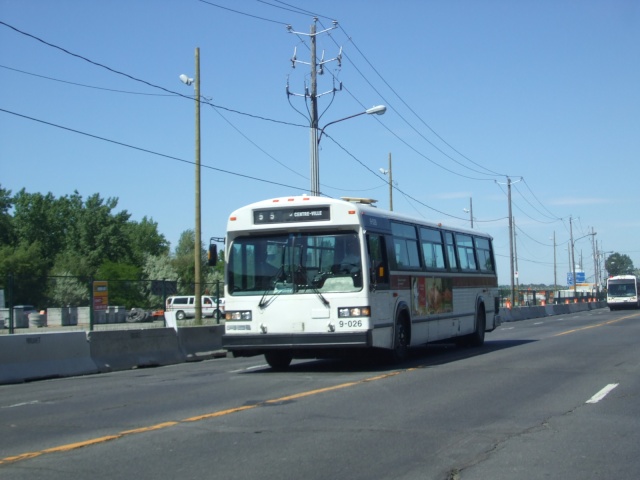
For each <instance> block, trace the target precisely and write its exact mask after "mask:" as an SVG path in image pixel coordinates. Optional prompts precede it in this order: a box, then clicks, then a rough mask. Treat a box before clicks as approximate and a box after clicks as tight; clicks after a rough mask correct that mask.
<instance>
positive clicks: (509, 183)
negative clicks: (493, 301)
mask: <svg viewBox="0 0 640 480" xmlns="http://www.w3.org/2000/svg"><path fill="white" fill-rule="evenodd" d="M507 192H508V194H507V197H508V200H509V263H510V265H511V306H512V307H514V306H515V302H516V292H515V286H514V283H515V281H514V276H515V274H514V270H513V217H512V214H511V179H510V178H509V177H507Z"/></svg>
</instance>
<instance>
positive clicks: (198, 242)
mask: <svg viewBox="0 0 640 480" xmlns="http://www.w3.org/2000/svg"><path fill="white" fill-rule="evenodd" d="M195 63H196V64H195V80H194V79H193V78H189V77H188V76H187V75H184V74H182V75H180V77H179V78H180V81H181V82H182V83H184V84H186V85H191V84H194V98H195V101H196V102H195V105H196V124H195V130H196V141H195V150H196V159H195V164H196V181H195V194H196V199H195V204H196V210H195V229H194V230H195V241H194V247H195V252H194V264H195V265H194V276H195V279H194V296H195V299H194V303H195V323H196V324H200V323H201V322H202V288H201V284H200V280H201V276H202V273H201V263H202V258H201V252H200V249H201V247H202V234H201V208H200V205H201V202H200V48H197V47H196V52H195Z"/></svg>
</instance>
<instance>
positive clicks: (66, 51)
mask: <svg viewBox="0 0 640 480" xmlns="http://www.w3.org/2000/svg"><path fill="white" fill-rule="evenodd" d="M200 1H203V0H200ZM0 25H4V26H6V27H7V28H10V29H11V30H14V31H15V32H17V33H20V34H21V35H25V36H27V37H30V38H32V39H34V40H36V41H38V42H40V43H43V44H44V45H47V46H49V47H51V48H54V49H56V50H60V51H61V52H64V53H66V54H67V55H71V56H72V57H76V58H78V59H80V60H84V61H85V62H88V63H90V64H92V65H95V66H97V67H100V68H104V69H105V70H108V71H109V72H111V73H115V74H117V75H122V76H124V77H126V78H128V79H130V80H133V81H135V82H139V83H142V84H144V85H147V86H149V87H152V88H157V89H159V90H162V91H164V92H167V93H170V94H171V95H175V96H178V97H182V98H186V99H189V100H192V101H193V100H194V98H193V97H192V96H189V95H185V94H182V93H180V92H176V91H173V90H169V89H168V88H165V87H162V86H160V85H156V84H154V83H151V82H148V81H146V80H143V79H140V78H137V77H134V76H133V75H129V74H128V73H125V72H121V71H119V70H116V69H114V68H111V67H109V66H107V65H104V64H102V63H99V62H96V61H94V60H91V59H89V58H87V57H84V56H82V55H79V54H77V53H73V52H71V51H69V50H67V49H65V48H63V47H60V46H58V45H55V44H53V43H50V42H47V41H46V40H43V39H41V38H39V37H37V36H35V35H32V34H30V33H27V32H24V31H22V30H20V29H18V28H16V27H13V26H11V25H9V24H8V23H6V22H3V21H2V20H0ZM201 101H202V100H201ZM203 103H207V104H209V105H212V106H214V107H216V108H220V109H222V110H226V111H228V112H232V113H237V114H239V115H244V116H247V117H251V118H255V119H257V120H264V121H267V122H273V123H279V124H282V125H289V126H295V127H304V128H307V126H306V125H299V124H295V123H291V122H285V121H282V120H275V119H273V118H267V117H262V116H260V115H254V114H251V113H246V112H241V111H239V110H234V109H232V108H228V107H223V106H221V105H214V104H213V103H211V102H209V101H205V102H203Z"/></svg>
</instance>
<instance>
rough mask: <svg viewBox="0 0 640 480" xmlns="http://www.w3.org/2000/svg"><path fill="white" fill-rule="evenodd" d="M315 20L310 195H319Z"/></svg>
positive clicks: (311, 94) (313, 26) (312, 43)
mask: <svg viewBox="0 0 640 480" xmlns="http://www.w3.org/2000/svg"><path fill="white" fill-rule="evenodd" d="M316 20H317V19H314V22H313V25H311V33H310V36H311V91H310V92H309V94H310V98H309V100H310V103H311V110H310V112H309V113H310V116H311V117H310V118H311V132H310V133H311V135H310V145H309V146H310V148H311V150H310V151H311V195H314V196H316V197H317V196H318V195H320V164H319V160H318V155H319V153H318V71H317V69H316V65H317V62H316Z"/></svg>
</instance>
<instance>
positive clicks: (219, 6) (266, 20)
mask: <svg viewBox="0 0 640 480" xmlns="http://www.w3.org/2000/svg"><path fill="white" fill-rule="evenodd" d="M200 2H202V3H206V4H207V5H211V6H212V7H216V8H220V9H222V10H227V11H229V12H233V13H237V14H238V15H244V16H245V17H251V18H255V19H256V20H262V21H264V22H271V23H277V24H280V25H287V24H286V23H284V22H280V21H278V20H272V19H270V18H265V17H260V16H258V15H252V14H250V13H245V12H241V11H240V10H234V9H233V8H229V7H223V6H222V5H218V4H217V3H212V2H207V1H205V0H200Z"/></svg>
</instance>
